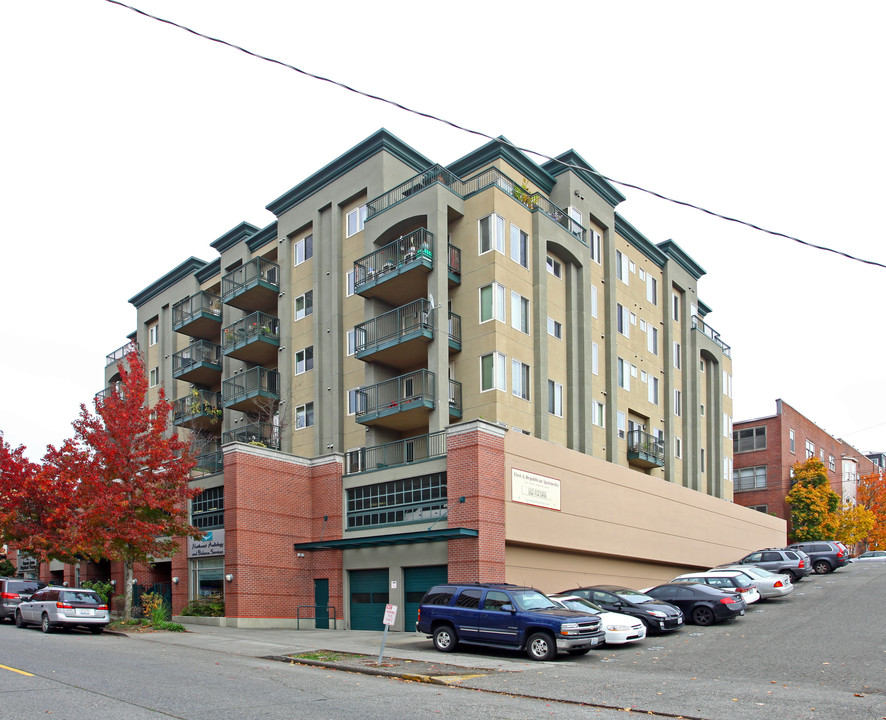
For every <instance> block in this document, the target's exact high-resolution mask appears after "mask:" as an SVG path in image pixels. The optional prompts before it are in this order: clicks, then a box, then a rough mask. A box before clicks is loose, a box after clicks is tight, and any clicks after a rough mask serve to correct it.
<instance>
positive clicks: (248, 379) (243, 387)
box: [221, 367, 280, 413]
mask: <svg viewBox="0 0 886 720" xmlns="http://www.w3.org/2000/svg"><path fill="white" fill-rule="evenodd" d="M221 394H222V405H223V406H224V407H225V408H228V409H231V410H239V411H240V412H245V413H250V412H252V413H254V412H265V411H267V410H268V409H269V408H270V407H273V405H274V404H275V403H276V402H277V401H278V400H279V399H280V373H278V372H277V371H276V370H267V369H266V368H263V367H255V368H252V369H251V370H246V371H244V372H241V373H237V374H236V375H235V376H234V377H232V378H230V379H228V380H225V381H224V382H223V383H222V393H221Z"/></svg>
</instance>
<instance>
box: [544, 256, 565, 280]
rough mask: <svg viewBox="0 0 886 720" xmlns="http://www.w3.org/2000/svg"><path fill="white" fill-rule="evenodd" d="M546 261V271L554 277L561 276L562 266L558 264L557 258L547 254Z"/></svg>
mask: <svg viewBox="0 0 886 720" xmlns="http://www.w3.org/2000/svg"><path fill="white" fill-rule="evenodd" d="M546 263H547V268H548V272H549V273H551V275H553V276H554V277H555V278H561V277H563V266H562V265H561V264H560V261H559V260H555V259H554V258H552V257H551V256H550V255H548V257H547V260H546Z"/></svg>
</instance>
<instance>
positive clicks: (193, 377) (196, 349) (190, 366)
mask: <svg viewBox="0 0 886 720" xmlns="http://www.w3.org/2000/svg"><path fill="white" fill-rule="evenodd" d="M221 373H222V354H221V345H218V344H217V343H214V342H210V341H209V340H198V341H197V342H192V343H191V344H190V345H188V347H186V348H184V349H183V350H179V351H178V352H177V353H175V354H174V355H173V356H172V377H174V378H175V379H176V380H184V381H185V382H189V383H194V384H195V385H216V384H217V383H218V382H219V381H220V380H221Z"/></svg>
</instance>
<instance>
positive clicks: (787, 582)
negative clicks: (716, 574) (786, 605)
mask: <svg viewBox="0 0 886 720" xmlns="http://www.w3.org/2000/svg"><path fill="white" fill-rule="evenodd" d="M718 570H737V571H738V572H741V573H744V574H745V575H747V576H748V577H749V578H750V579H751V581H752V582H753V583H754V584H755V585H756V586H757V590H758V592H759V593H760V597H761V598H777V597H784V596H785V595H790V594H791V593H792V592H794V584H793V583H792V582H791V576H790V575H789V574H788V573H771V572H769V571H768V570H764V569H763V568H761V567H756V566H754V565H731V566H727V567H725V568H718Z"/></svg>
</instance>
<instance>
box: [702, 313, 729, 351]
mask: <svg viewBox="0 0 886 720" xmlns="http://www.w3.org/2000/svg"><path fill="white" fill-rule="evenodd" d="M692 328H693V329H694V330H698V331H700V332H702V333H703V334H704V335H707V336H708V337H709V338H710V339H711V340H713V341H714V342H715V343H716V344H717V345H719V346H720V349H721V350H722V351H723V354H724V355H725V356H726V357H728V358H731V357H732V348H730V347H729V346H728V345H727V344H726V343H724V342H723V341H722V340H721V339H720V333H718V332H717V331H716V330H714V328H712V327H711V326H710V325H708V324H707V323H706V322H705V321H704V320H702V319H701V318H700V317H698V315H693V316H692Z"/></svg>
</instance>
